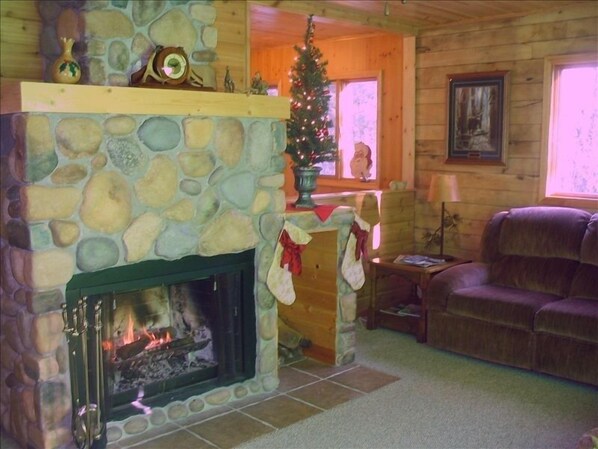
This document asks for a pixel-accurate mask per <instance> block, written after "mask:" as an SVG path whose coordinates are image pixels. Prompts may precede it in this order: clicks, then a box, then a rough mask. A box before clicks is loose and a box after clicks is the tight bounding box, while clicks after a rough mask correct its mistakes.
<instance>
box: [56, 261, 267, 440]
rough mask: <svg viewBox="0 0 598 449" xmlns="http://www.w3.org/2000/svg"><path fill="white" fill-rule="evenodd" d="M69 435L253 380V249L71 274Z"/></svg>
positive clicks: (101, 432) (99, 430)
mask: <svg viewBox="0 0 598 449" xmlns="http://www.w3.org/2000/svg"><path fill="white" fill-rule="evenodd" d="M63 318H64V323H65V333H66V335H67V339H68V343H69V363H70V368H71V392H72V402H73V417H72V432H73V437H74V440H75V442H76V443H77V445H78V447H80V448H102V447H105V445H106V432H105V427H106V426H105V424H106V422H107V421H110V420H120V419H124V418H126V417H128V416H131V415H133V414H139V413H150V411H151V407H153V406H163V405H166V404H168V403H170V402H172V401H175V400H184V399H186V398H188V397H190V396H193V395H197V394H201V393H203V392H205V391H208V390H210V389H213V388H216V387H219V386H224V385H230V384H232V383H235V382H239V381H242V380H245V379H249V378H252V377H253V376H254V375H255V358H256V316H255V301H254V251H253V250H250V251H245V252H243V253H239V254H224V255H218V256H213V257H202V256H188V257H185V258H183V259H180V260H176V261H164V260H152V261H146V262H141V263H137V264H134V265H126V266H122V267H117V268H109V269H105V270H102V271H97V272H94V273H82V274H78V275H75V276H74V277H73V278H72V280H71V281H70V282H69V283H68V285H67V288H66V303H65V304H64V305H63Z"/></svg>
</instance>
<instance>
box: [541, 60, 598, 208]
mask: <svg viewBox="0 0 598 449" xmlns="http://www.w3.org/2000/svg"><path fill="white" fill-rule="evenodd" d="M544 92H545V93H544V107H545V115H544V123H545V124H547V126H546V131H545V135H544V145H543V148H544V150H545V151H544V153H543V160H542V178H543V183H542V185H543V186H544V192H543V193H544V195H542V196H543V197H544V201H543V202H545V203H550V204H561V205H575V206H581V207H584V206H586V205H587V204H588V201H589V202H593V203H595V202H597V201H598V58H596V56H595V55H593V56H585V55H574V56H560V57H552V58H547V60H546V63H545V91H544Z"/></svg>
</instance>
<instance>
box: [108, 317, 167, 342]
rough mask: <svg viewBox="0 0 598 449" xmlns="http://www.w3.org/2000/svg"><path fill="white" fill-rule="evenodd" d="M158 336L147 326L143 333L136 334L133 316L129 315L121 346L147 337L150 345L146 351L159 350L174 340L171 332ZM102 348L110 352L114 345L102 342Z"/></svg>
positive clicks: (142, 330)
mask: <svg viewBox="0 0 598 449" xmlns="http://www.w3.org/2000/svg"><path fill="white" fill-rule="evenodd" d="M156 334H158V335H159V333H155V332H152V331H148V330H147V328H146V327H145V326H144V327H143V328H142V329H141V332H138V333H137V334H136V333H135V323H134V320H133V316H132V315H131V314H129V315H128V318H127V327H126V329H125V332H124V334H123V337H122V342H121V344H120V345H119V346H124V345H128V344H130V343H133V342H134V341H137V340H139V339H140V335H145V336H146V337H148V338H149V343H148V344H147V345H146V346H145V348H144V349H146V350H147V349H152V348H157V347H159V346H161V345H163V344H164V343H168V342H171V341H172V340H173V339H172V336H171V335H170V332H166V335H165V336H161V337H158V336H156ZM102 347H103V348H104V351H110V350H112V349H113V344H112V342H111V341H104V342H102Z"/></svg>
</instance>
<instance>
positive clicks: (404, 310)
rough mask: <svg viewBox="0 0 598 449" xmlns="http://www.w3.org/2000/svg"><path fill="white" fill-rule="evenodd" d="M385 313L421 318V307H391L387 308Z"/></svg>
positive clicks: (404, 305) (411, 305)
mask: <svg viewBox="0 0 598 449" xmlns="http://www.w3.org/2000/svg"><path fill="white" fill-rule="evenodd" d="M387 312H390V313H392V314H394V315H399V316H413V317H420V316H421V306H420V305H419V304H398V305H396V306H393V307H389V308H388V309H387Z"/></svg>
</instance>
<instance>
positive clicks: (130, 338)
mask: <svg viewBox="0 0 598 449" xmlns="http://www.w3.org/2000/svg"><path fill="white" fill-rule="evenodd" d="M134 329H135V325H134V323H133V317H132V316H131V314H130V313H129V317H128V324H127V329H126V330H125V335H123V344H125V345H128V344H129V343H133V342H134V341H135V340H137V339H136V338H135V330H134Z"/></svg>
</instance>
